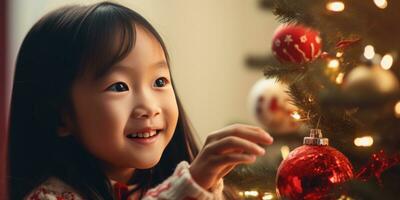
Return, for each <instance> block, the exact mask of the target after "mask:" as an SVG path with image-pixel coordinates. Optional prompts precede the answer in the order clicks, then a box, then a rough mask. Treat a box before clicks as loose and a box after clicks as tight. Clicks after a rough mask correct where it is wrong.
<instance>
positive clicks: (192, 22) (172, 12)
mask: <svg viewBox="0 0 400 200" xmlns="http://www.w3.org/2000/svg"><path fill="white" fill-rule="evenodd" d="M94 2H97V1H94V0H90V1H88V0H86V1H83V0H81V1H78V0H35V1H30V0H12V1H9V5H8V7H9V11H10V12H9V18H8V19H9V28H8V30H9V35H10V39H9V40H8V46H9V52H10V53H9V59H8V62H9V63H8V66H12V67H9V68H7V70H8V72H7V73H8V74H10V75H12V73H13V70H14V68H13V67H14V62H15V58H16V55H17V52H18V48H19V46H20V44H21V42H22V40H23V37H24V36H25V35H26V33H27V31H28V30H29V29H30V27H31V26H32V25H33V24H34V23H35V22H36V21H37V20H38V19H39V18H40V17H41V16H43V15H44V14H45V13H46V12H48V11H50V10H52V9H55V8H57V7H60V6H63V5H68V4H73V3H80V4H82V3H83V4H87V3H94ZM114 2H117V3H121V4H123V5H125V6H128V7H130V8H132V9H133V10H136V11H137V12H139V13H141V14H142V15H143V16H144V17H145V18H147V19H148V20H149V21H150V23H152V24H153V25H154V26H155V28H156V29H157V30H158V31H159V32H160V34H161V35H162V36H163V38H164V40H165V42H166V44H167V48H168V49H169V53H170V55H171V61H172V62H171V63H172V74H173V77H174V79H175V82H176V86H177V90H178V91H177V92H178V94H179V95H180V98H181V100H182V102H183V104H184V106H185V108H186V111H187V112H188V115H189V117H190V119H191V121H192V123H193V125H194V128H195V129H196V130H197V132H198V134H199V136H200V139H201V140H202V141H204V139H205V138H206V136H207V135H208V134H209V133H210V132H211V131H213V130H216V129H219V128H222V127H224V126H226V125H228V124H230V123H235V122H241V123H250V124H254V122H253V120H252V117H251V115H250V112H249V111H248V108H247V96H248V93H249V90H250V88H251V86H252V85H253V84H254V83H255V82H256V81H257V80H258V79H260V78H262V77H263V73H262V71H261V70H250V69H249V68H248V67H247V66H246V64H245V59H246V57H247V56H248V55H252V54H258V55H260V54H261V55H263V54H267V53H269V51H270V44H271V37H272V34H273V30H274V29H275V28H276V27H277V26H278V23H277V22H276V21H275V20H274V16H273V15H272V13H269V12H265V10H262V9H261V8H260V7H259V1H258V0H246V1H244V0H218V1H216V0H201V1H195V0H118V1H114ZM260 41H262V42H260ZM10 77H12V76H10Z"/></svg>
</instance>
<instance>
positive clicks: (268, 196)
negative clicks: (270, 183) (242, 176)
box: [262, 192, 274, 200]
mask: <svg viewBox="0 0 400 200" xmlns="http://www.w3.org/2000/svg"><path fill="white" fill-rule="evenodd" d="M271 199H274V195H273V194H272V193H271V192H265V193H264V196H263V197H262V200H271Z"/></svg>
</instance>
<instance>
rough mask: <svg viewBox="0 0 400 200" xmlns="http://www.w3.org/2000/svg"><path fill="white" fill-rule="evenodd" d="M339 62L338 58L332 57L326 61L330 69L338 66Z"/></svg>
mask: <svg viewBox="0 0 400 200" xmlns="http://www.w3.org/2000/svg"><path fill="white" fill-rule="evenodd" d="M339 65H340V63H339V60H338V59H332V60H330V61H329V62H328V67H329V68H332V69H337V68H338V67H339Z"/></svg>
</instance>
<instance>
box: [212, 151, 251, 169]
mask: <svg viewBox="0 0 400 200" xmlns="http://www.w3.org/2000/svg"><path fill="white" fill-rule="evenodd" d="M255 161H256V155H252V154H243V153H241V154H239V153H231V154H224V155H220V156H218V159H216V160H215V162H214V164H215V165H217V166H224V165H225V166H227V165H231V166H235V165H237V164H250V163H254V162H255ZM232 168H233V167H232ZM232 168H230V169H229V168H228V170H229V171H230V170H231V169H232ZM229 171H224V172H223V173H227V172H229Z"/></svg>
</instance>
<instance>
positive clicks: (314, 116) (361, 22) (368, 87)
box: [227, 0, 400, 199]
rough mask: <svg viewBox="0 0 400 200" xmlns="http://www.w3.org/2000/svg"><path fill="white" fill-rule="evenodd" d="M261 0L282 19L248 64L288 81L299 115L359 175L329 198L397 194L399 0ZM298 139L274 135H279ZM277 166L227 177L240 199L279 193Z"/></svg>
mask: <svg viewBox="0 0 400 200" xmlns="http://www.w3.org/2000/svg"><path fill="white" fill-rule="evenodd" d="M261 5H262V7H263V8H265V9H266V11H272V12H274V14H275V15H276V16H277V19H278V20H279V21H280V22H282V24H284V26H282V27H280V28H278V29H277V31H276V33H275V37H274V39H273V41H272V44H271V46H272V54H271V55H265V56H264V57H250V58H248V60H247V63H248V65H249V66H251V67H253V68H257V67H259V68H258V69H263V70H264V75H265V76H266V78H276V79H277V80H279V81H280V82H283V83H285V84H287V85H288V87H289V95H290V97H291V99H292V102H293V104H294V105H295V106H296V107H297V108H298V109H297V110H296V114H297V115H298V116H297V117H296V118H297V119H298V120H301V121H302V122H304V123H305V124H306V125H307V126H308V127H309V128H311V129H314V128H318V129H321V130H322V133H323V135H324V137H326V138H329V143H330V146H333V147H334V148H336V149H337V150H339V151H340V152H342V153H343V154H344V155H345V156H346V157H347V158H348V160H349V161H350V162H351V164H352V166H353V173H354V176H353V177H352V178H351V179H350V180H348V181H346V182H345V183H343V184H341V185H340V187H338V188H332V191H331V192H332V193H334V194H335V195H333V196H335V197H333V196H331V197H329V199H331V198H334V199H398V197H397V190H398V189H399V188H400V183H399V181H398V180H400V165H399V163H400V156H399V155H400V154H399V152H400V88H399V80H400V61H399V59H398V54H399V53H400V26H398V25H397V22H398V20H399V19H400V1H397V0H391V1H390V0H319V1H309V0H272V1H266V0H264V1H261ZM316 33H317V35H315V34H316ZM299 138H301V137H299V135H292V136H291V137H289V136H284V137H275V142H277V141H280V142H281V143H283V144H284V143H285V142H286V143H290V142H292V141H293V140H299V141H300V142H301V139H299ZM288 146H290V145H288ZM281 150H282V148H281ZM291 150H293V148H291ZM267 152H268V149H267ZM276 170H277V168H276V167H271V166H265V165H262V163H261V164H258V165H257V166H250V167H248V166H241V167H238V168H237V169H235V170H234V171H233V172H232V173H231V174H229V176H228V177H227V179H228V180H230V181H232V182H233V183H236V187H238V189H239V190H240V195H241V196H242V197H243V198H248V199H251V198H254V199H261V197H262V198H263V199H274V198H277V197H276V195H277V194H275V190H274V187H276V185H275V179H276V177H275V176H273V175H274V174H275V173H276ZM303 184H304V183H303ZM310 187H312V186H310ZM315 187H317V186H315ZM326 198H328V197H326ZM309 199H313V198H309Z"/></svg>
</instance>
